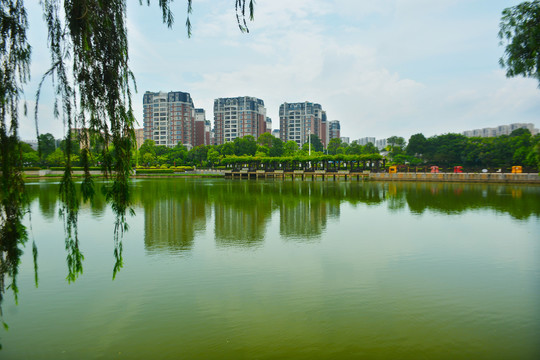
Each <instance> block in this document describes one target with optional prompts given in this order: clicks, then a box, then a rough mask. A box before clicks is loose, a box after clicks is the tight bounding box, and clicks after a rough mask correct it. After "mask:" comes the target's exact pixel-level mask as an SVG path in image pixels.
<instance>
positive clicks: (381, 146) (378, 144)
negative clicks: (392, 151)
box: [375, 139, 388, 150]
mask: <svg viewBox="0 0 540 360" xmlns="http://www.w3.org/2000/svg"><path fill="white" fill-rule="evenodd" d="M387 145H388V143H387V141H386V139H379V140H376V141H375V146H376V147H377V149H379V150H382V149H384V148H385V147H386V146H387Z"/></svg>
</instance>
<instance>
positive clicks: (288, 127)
mask: <svg viewBox="0 0 540 360" xmlns="http://www.w3.org/2000/svg"><path fill="white" fill-rule="evenodd" d="M279 131H280V133H279V134H280V138H281V140H282V141H283V142H287V141H289V140H292V141H295V142H296V143H297V144H298V145H299V146H300V147H301V146H302V145H303V144H305V143H306V142H308V136H309V135H310V134H315V135H317V136H318V137H319V138H320V139H321V141H322V143H323V146H325V147H326V145H327V140H328V139H327V131H326V112H325V111H323V109H322V107H321V105H320V104H315V103H312V102H309V101H306V102H301V103H283V104H281V106H280V107H279Z"/></svg>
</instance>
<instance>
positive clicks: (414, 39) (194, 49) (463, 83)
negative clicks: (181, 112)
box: [20, 0, 540, 141]
mask: <svg viewBox="0 0 540 360" xmlns="http://www.w3.org/2000/svg"><path fill="white" fill-rule="evenodd" d="M520 2H521V1H511V0H436V1H434V0H365V1H358V0H257V1H256V4H255V19H254V21H253V22H248V27H249V33H242V32H240V30H239V29H238V26H237V23H236V17H235V11H234V3H235V1H234V0H228V1H223V0H221V1H218V0H194V1H193V13H192V15H191V22H192V26H193V29H192V33H193V34H192V37H191V38H188V36H187V31H186V27H185V20H186V6H187V5H186V4H187V1H186V0H176V1H175V2H173V3H172V6H171V9H172V11H173V13H174V15H175V24H174V25H173V28H172V29H169V28H168V27H167V26H166V25H165V24H163V23H162V16H161V10H160V9H159V8H158V6H157V0H153V1H151V5H150V6H146V1H144V4H145V5H142V6H141V5H139V1H138V0H127V3H128V7H127V12H128V13H127V18H126V21H127V26H128V37H129V38H128V41H129V54H130V66H131V70H132V71H133V72H134V74H135V78H136V82H137V90H138V92H137V93H134V95H133V105H134V111H135V116H136V118H137V120H138V122H139V124H140V126H139V127H142V123H143V122H142V118H143V115H142V109H143V108H142V97H143V94H144V92H145V91H152V92H157V91H165V92H168V91H183V92H188V93H190V94H191V96H192V98H193V100H194V103H195V106H196V107H198V108H204V109H205V110H206V117H207V119H209V120H212V124H213V103H214V99H216V98H219V97H237V96H253V97H257V98H260V99H262V100H263V101H264V103H265V106H266V109H267V116H269V117H270V118H271V119H272V127H273V128H279V106H280V105H281V104H282V103H284V102H289V103H292V102H304V101H310V102H315V103H319V104H321V105H322V108H323V109H324V110H326V113H327V115H328V119H329V120H339V121H340V123H341V136H345V137H349V138H350V140H351V141H353V140H356V139H359V138H363V137H368V136H369V137H375V138H377V139H380V138H388V137H390V136H393V135H396V136H402V137H404V138H405V139H406V140H408V139H409V137H410V136H411V135H413V134H417V133H423V134H424V135H425V136H427V137H429V136H434V135H440V134H446V133H451V132H462V131H465V130H472V129H477V128H483V127H495V126H498V125H503V124H510V123H516V122H520V123H533V124H534V125H535V127H536V128H539V127H540V88H539V87H538V82H537V81H536V80H534V79H530V78H522V77H518V78H506V76H505V70H504V69H502V68H501V67H500V66H499V63H498V61H499V58H500V57H501V56H502V54H503V52H504V47H503V46H501V45H500V44H499V39H498V37H497V33H498V29H499V22H500V17H501V12H502V10H503V9H504V8H507V7H511V6H515V5H517V4H519V3H520ZM26 6H27V7H28V17H29V23H30V29H29V36H28V40H29V42H30V44H31V45H32V65H31V76H32V77H31V81H30V82H29V83H28V84H27V85H26V86H25V100H26V102H27V105H28V108H29V109H33V107H34V104H35V101H34V99H35V93H36V90H37V85H38V83H39V81H40V80H41V77H42V75H43V74H44V73H45V72H46V71H47V69H48V67H49V66H50V56H49V52H48V51H49V50H48V48H47V47H46V42H47V34H46V28H45V24H44V22H43V18H42V11H41V8H40V6H39V2H38V1H37V0H32V1H26ZM53 102H54V94H53V90H52V85H51V82H50V80H47V81H46V82H45V83H44V85H43V90H42V97H41V101H40V107H39V120H38V128H39V132H40V133H47V132H50V133H52V134H53V135H54V136H55V137H57V138H60V137H62V136H63V134H64V133H65V127H64V125H63V123H62V120H61V119H55V118H54V117H53V113H52V107H53V106H52V104H53ZM30 113H31V114H30ZM20 136H21V138H22V139H25V140H26V139H35V137H36V126H35V123H34V119H33V111H30V112H29V116H28V118H25V119H23V120H22V121H21V127H20Z"/></svg>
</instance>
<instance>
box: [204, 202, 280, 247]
mask: <svg viewBox="0 0 540 360" xmlns="http://www.w3.org/2000/svg"><path fill="white" fill-rule="evenodd" d="M259 205H261V206H250V204H245V203H243V204H236V205H231V204H228V203H226V202H221V201H220V202H216V203H215V204H214V216H215V230H214V231H215V236H216V243H217V245H221V246H256V245H260V244H262V242H263V240H264V237H265V234H266V225H267V222H268V219H269V218H270V215H271V213H272V211H271V203H268V206H265V204H259Z"/></svg>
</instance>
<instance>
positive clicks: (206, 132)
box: [193, 109, 210, 146]
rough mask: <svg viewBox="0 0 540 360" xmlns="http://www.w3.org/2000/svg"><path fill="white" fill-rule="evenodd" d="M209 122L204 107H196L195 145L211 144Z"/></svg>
mask: <svg viewBox="0 0 540 360" xmlns="http://www.w3.org/2000/svg"><path fill="white" fill-rule="evenodd" d="M209 124H210V122H209V121H207V120H206V113H205V111H204V109H195V142H194V143H193V146H199V145H210V125H209Z"/></svg>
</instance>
